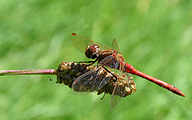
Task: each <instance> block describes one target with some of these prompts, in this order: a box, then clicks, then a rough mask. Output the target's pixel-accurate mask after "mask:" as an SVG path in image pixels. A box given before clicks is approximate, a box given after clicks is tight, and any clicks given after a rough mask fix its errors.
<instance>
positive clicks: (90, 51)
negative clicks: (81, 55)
mask: <svg viewBox="0 0 192 120" xmlns="http://www.w3.org/2000/svg"><path fill="white" fill-rule="evenodd" d="M100 53H101V49H100V48H99V46H98V45H95V44H93V45H88V46H87V48H86V51H85V55H86V56H87V57H88V58H89V59H95V58H98V57H99V55H100Z"/></svg>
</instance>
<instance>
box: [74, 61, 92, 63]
mask: <svg viewBox="0 0 192 120" xmlns="http://www.w3.org/2000/svg"><path fill="white" fill-rule="evenodd" d="M92 62H95V61H81V62H76V63H92Z"/></svg>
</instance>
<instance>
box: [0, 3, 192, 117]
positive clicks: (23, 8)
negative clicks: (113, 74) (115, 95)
mask: <svg viewBox="0 0 192 120" xmlns="http://www.w3.org/2000/svg"><path fill="white" fill-rule="evenodd" d="M191 8H192V1H190V0H185V1H183V0H171V1H167V0H159V1H151V0H129V1H126V0H124V1H117V0H116V1H109V0H106V1H85V0H84V1H70V0H65V1H52V0H39V1H34V0H27V1H25V0H23V1H15V0H2V1H1V2H0V69H1V70H6V69H7V70H12V69H15V70H19V69H20V70H21V69H54V68H57V66H58V65H59V64H60V63H61V61H68V62H69V61H71V62H72V61H82V60H87V58H85V55H84V54H83V53H80V52H79V51H78V50H77V49H75V48H74V47H73V46H72V45H71V44H70V42H69V41H68V36H69V35H70V33H72V32H76V33H78V34H80V35H82V36H85V37H87V38H90V39H92V40H94V41H98V42H101V43H104V44H106V45H108V46H110V47H111V43H112V40H113V39H114V38H115V39H116V40H117V42H118V44H119V46H120V49H121V52H122V54H123V55H124V57H125V59H126V61H127V62H128V63H130V64H131V65H133V66H134V67H135V68H136V69H138V70H140V71H142V72H144V73H147V74H149V75H152V76H154V77H157V78H159V79H162V80H164V81H166V82H168V83H170V84H172V85H175V86H176V87H178V88H179V89H180V90H181V91H182V92H183V93H184V94H185V95H186V97H185V98H183V97H180V96H177V95H175V94H172V93H171V92H169V91H167V90H164V89H163V88H161V87H159V86H157V85H155V84H153V83H151V82H148V81H146V80H145V79H143V78H139V77H137V76H133V77H134V78H133V80H134V81H135V83H136V87H137V89H138V91H137V92H136V93H134V94H133V95H131V96H128V97H126V98H123V99H122V101H121V102H120V103H119V104H118V105H117V107H116V108H115V109H114V110H113V111H112V112H111V111H110V97H111V96H109V95H106V96H105V98H104V99H103V100H102V101H101V100H100V97H102V96H97V95H96V93H92V94H88V95H74V94H72V93H71V90H70V89H69V88H68V87H66V86H64V85H60V84H56V83H55V81H56V80H55V79H56V76H49V75H47V76H5V77H0V118H1V119H70V120H74V119H78V120H79V119H85V120H86V119H92V120H94V119H103V120H104V119H111V120H113V119H114V120H116V119H132V120H135V119H141V120H144V119H146V120H150V119H156V120H162V119H164V120H180V119H192V115H191V112H192V103H191V99H192V94H191V92H190V91H191V90H192V77H191V72H192V70H191V69H192V64H191V61H192V54H191V53H192V34H191V33H192V24H191V23H192V22H191V21H192V10H191ZM49 77H51V78H52V79H53V81H52V82H50V81H49Z"/></svg>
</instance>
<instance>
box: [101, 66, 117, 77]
mask: <svg viewBox="0 0 192 120" xmlns="http://www.w3.org/2000/svg"><path fill="white" fill-rule="evenodd" d="M103 68H104V69H105V70H106V71H107V72H108V73H111V75H112V76H113V77H115V79H116V80H117V76H115V75H114V74H113V73H112V72H111V71H109V70H108V69H107V68H105V67H103Z"/></svg>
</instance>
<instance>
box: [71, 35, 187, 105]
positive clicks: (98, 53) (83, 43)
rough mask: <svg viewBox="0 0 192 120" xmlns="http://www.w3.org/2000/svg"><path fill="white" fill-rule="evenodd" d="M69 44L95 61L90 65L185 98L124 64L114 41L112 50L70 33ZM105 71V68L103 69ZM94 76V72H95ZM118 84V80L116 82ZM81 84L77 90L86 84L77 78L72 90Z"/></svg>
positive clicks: (174, 89)
mask: <svg viewBox="0 0 192 120" xmlns="http://www.w3.org/2000/svg"><path fill="white" fill-rule="evenodd" d="M69 40H70V42H71V43H72V44H73V46H74V47H76V48H77V49H78V50H79V51H81V52H83V53H85V55H86V56H87V57H88V58H90V59H95V61H89V62H91V64H89V65H92V64H94V63H95V62H98V63H97V65H98V66H102V67H103V68H105V66H107V67H110V68H113V69H118V70H119V71H120V72H119V73H120V75H121V74H122V73H131V74H134V75H137V76H140V77H143V78H145V79H147V80H149V81H151V82H153V83H155V84H157V85H159V86H161V87H163V88H165V89H167V90H169V91H171V92H173V93H175V94H177V95H180V96H183V97H185V95H184V94H183V93H182V92H181V91H180V90H179V89H178V88H176V87H174V86H173V85H170V84H168V83H166V82H164V81H162V80H159V79H157V78H154V77H151V76H149V75H147V74H145V73H142V72H140V71H138V70H137V69H135V68H134V67H133V66H131V65H130V64H128V63H126V62H125V60H124V57H123V56H122V54H121V52H120V50H119V47H118V44H117V42H116V40H115V39H114V41H113V43H112V48H110V47H108V46H107V45H104V44H102V43H98V42H94V41H92V40H90V39H88V38H85V37H83V36H81V35H79V34H76V33H72V34H71V35H70V37H69ZM105 69H106V68H105ZM106 70H107V69H106ZM88 74H89V73H85V75H84V76H86V75H88ZM95 74H97V73H96V70H95ZM116 82H117V83H118V78H117V81H116ZM79 83H81V84H82V86H83V87H80V88H79V89H84V83H86V81H85V79H83V77H82V76H80V78H77V79H76V80H75V81H74V82H73V86H72V88H73V87H74V88H75V87H76V84H79ZM115 92H116V87H114V90H113V94H112V99H111V100H112V101H111V102H113V95H114V94H115Z"/></svg>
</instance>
